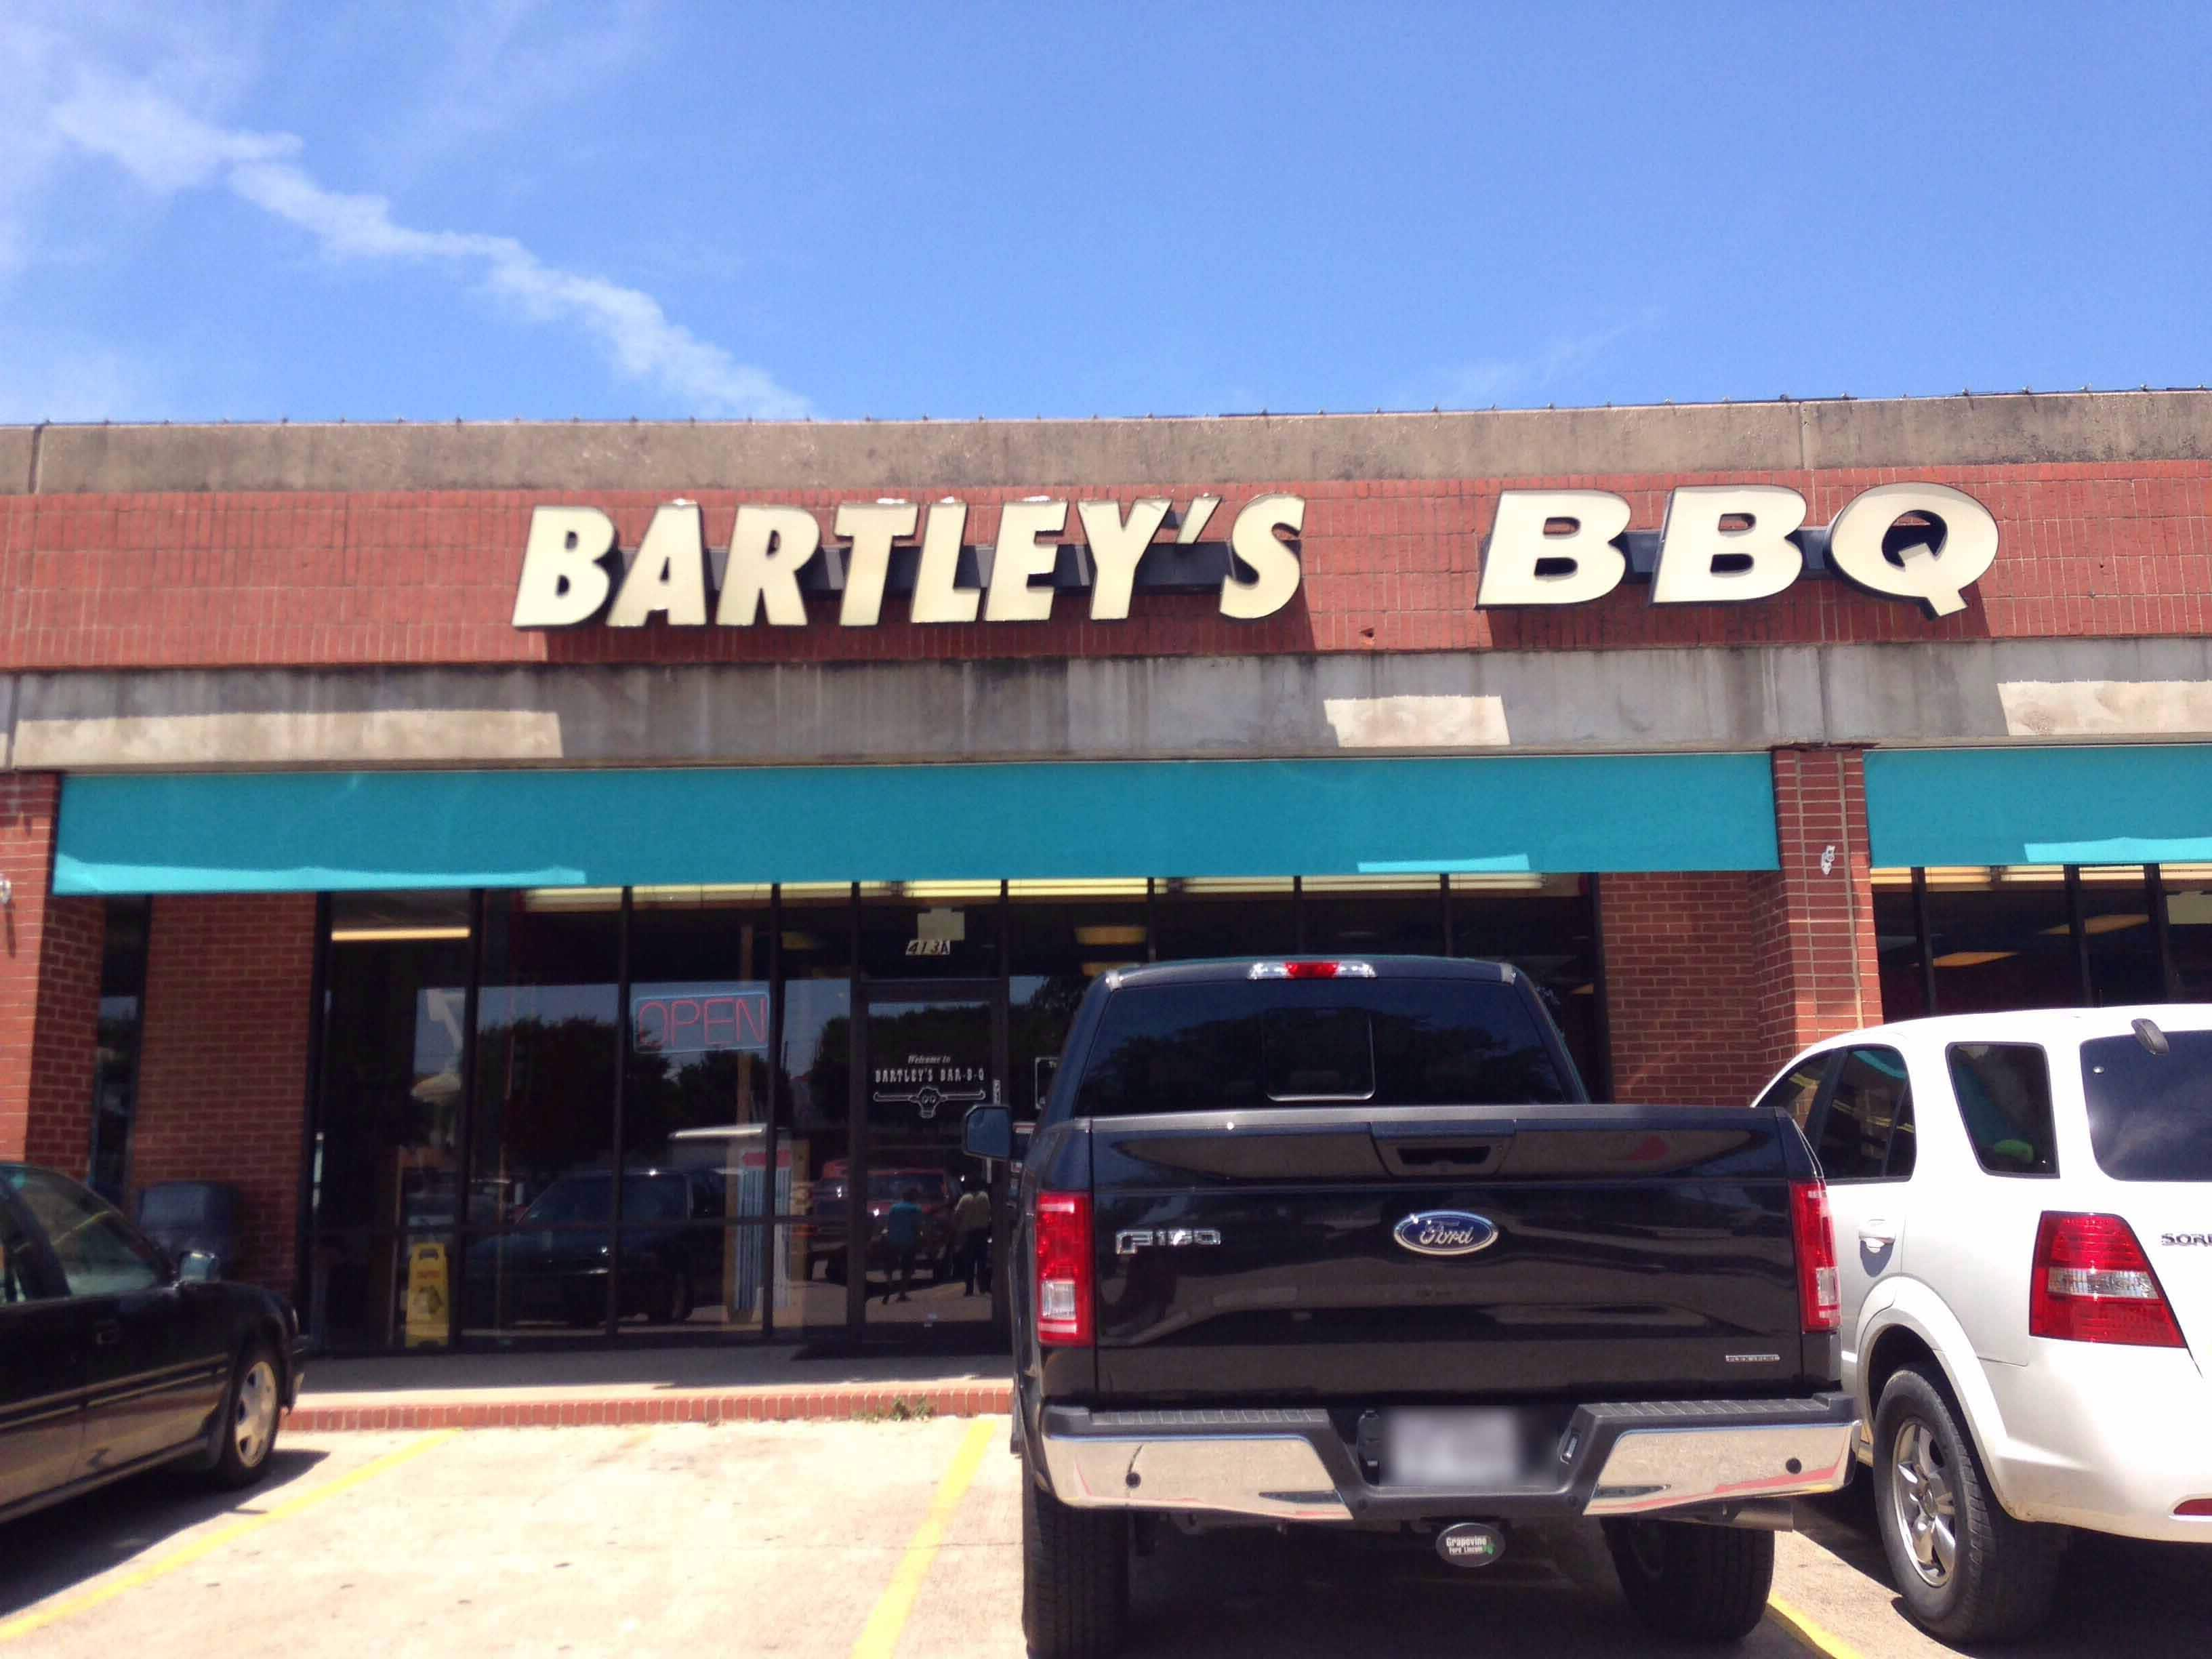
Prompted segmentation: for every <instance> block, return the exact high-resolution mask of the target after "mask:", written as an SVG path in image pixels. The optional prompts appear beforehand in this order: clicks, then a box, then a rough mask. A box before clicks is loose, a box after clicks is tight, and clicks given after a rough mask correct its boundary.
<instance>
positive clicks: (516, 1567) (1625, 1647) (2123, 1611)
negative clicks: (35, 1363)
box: [0, 1418, 2212, 1659]
mask: <svg viewBox="0 0 2212 1659" xmlns="http://www.w3.org/2000/svg"><path fill="white" fill-rule="evenodd" d="M1017 1468H1018V1465H1017V1464H1016V1463H1015V1462H1014V1460H1013V1459H1012V1458H1011V1457H1009V1456H1008V1455H1006V1419H1004V1418H984V1419H972V1420H969V1419H942V1420H938V1421H932V1422H921V1423H915V1422H890V1421H886V1422H877V1423H846V1424H827V1423H823V1424H814V1423H795V1424H779V1425H757V1426H754V1425H726V1426H723V1427H719V1428H708V1427H702V1426H691V1425H667V1426H663V1427H657V1428H643V1429H555V1430H517V1431H476V1432H471V1433H465V1434H461V1433H428V1434H425V1433H407V1434H390V1435H386V1434H339V1435H330V1436H325V1437H310V1436H298V1435H295V1436H289V1437H286V1439H285V1440H284V1441H283V1444H282V1446H281V1448H280V1449H279V1452H278V1454H277V1462H276V1467H275V1468H274V1471H273V1473H272V1475H271V1477H270V1480H269V1481H268V1482H267V1483H266V1484H265V1485H264V1486H261V1487H260V1488H258V1490H256V1491H254V1492H250V1493H247V1494H245V1495H244V1498H243V1499H242V1501H241V1500H238V1499H226V1498H214V1497H210V1496H209V1495H206V1494H204V1493H202V1492H196V1491H194V1490H192V1489H191V1487H189V1486H182V1485H179V1483H176V1482H174V1481H172V1480H166V1479H163V1478H161V1477H154V1478H151V1479H149V1480H142V1481H138V1482H134V1483H132V1484H131V1485H128V1486H124V1487H120V1488H117V1489H114V1490H112V1491H111V1492H106V1493H104V1494H100V1495H98V1496H95V1497H94V1498H90V1499H88V1500H86V1501H84V1502H82V1503H79V1504H74V1505H70V1506H69V1507H66V1508H64V1509H60V1510H50V1511H48V1512H47V1513H46V1514H45V1515H43V1516H33V1517H32V1518H31V1519H30V1520H27V1521H24V1522H17V1523H15V1525H13V1526H10V1527H6V1528H0V1651H6V1652H17V1651H20V1652H22V1653H25V1654H32V1653H36V1654H39V1655H41V1656H54V1659H78V1656H82V1659H93V1656H99V1659H112V1656H115V1655H118V1654H124V1655H129V1656H131V1659H160V1656H165V1655H170V1654H193V1655H199V1654H222V1655H225V1656H236V1659H256V1656H263V1655H267V1656H272V1659H274V1656H279V1655H281V1656H285V1659H320V1656H326V1655H327V1656H337V1655H345V1656H349V1659H351V1656H356V1655H360V1654H364V1653H382V1654H398V1655H410V1654H441V1655H443V1654H454V1653H462V1654H468V1655H471V1656H491V1655H536V1654H614V1653H620V1654H623V1655H637V1656H646V1655H657V1654H669V1655H676V1654H685V1655H696V1654H699V1653H701V1652H720V1653H732V1654H780V1655H793V1656H805V1659H816V1656H820V1659H830V1656H836V1659H842V1656H847V1655H862V1656H868V1659H884V1656H890V1655H902V1656H918V1655H960V1656H975V1659H1000V1656H1018V1655H1019V1654H1020V1653H1021V1651H1022V1642H1021V1628H1020V1612H1019V1607H1020V1591H1019V1576H1018V1575H1019V1563H1018V1551H1019V1508H1018V1486H1017V1484H1016V1472H1017ZM1807 1518H1808V1530H1807V1531H1806V1532H1804V1533H1802V1534H1796V1535H1793V1536H1789V1537H1785V1538H1784V1539H1783V1541H1782V1554H1781V1563H1782V1565H1781V1568H1780V1571H1779V1574H1778V1582H1777V1586H1776V1594H1777V1597H1778V1601H1779V1602H1781V1603H1782V1604H1783V1606H1784V1607H1786V1608H1787V1609H1789V1610H1790V1611H1791V1612H1793V1613H1796V1615H1797V1617H1798V1618H1799V1619H1800V1620H1802V1621H1805V1622H1807V1623H1809V1624H1810V1625H1811V1626H1814V1631H1815V1637H1814V1639H1815V1640H1816V1641H1819V1640H1821V1639H1823V1638H1825V1641H1826V1647H1827V1650H1829V1651H1830V1652H1832V1653H1835V1654H1850V1653H1857V1654H1859V1655H1863V1656H1867V1659H1881V1656H1889V1655H1911V1654H1920V1653H1935V1652H1941V1651H1945V1650H1942V1649H1941V1648H1940V1647H1939V1646H1938V1645H1937V1644H1934V1643H1930V1642H1929V1641H1927V1640H1926V1639H1925V1638H1922V1637H1921V1636H1919V1635H1918V1634H1917V1632H1914V1631H1913V1630H1912V1629H1911V1626H1908V1625H1907V1624H1905V1621H1904V1620H1903V1618H1902V1617H1901V1616H1900V1615H1899V1613H1898V1612H1897V1611H1896V1609H1895V1607H1894V1605H1893V1603H1894V1595H1893V1591H1892V1590H1891V1589H1890V1588H1889V1587H1888V1585H1887V1583H1886V1582H1885V1581H1884V1580H1883V1578H1882V1577H1881V1559H1880V1549H1879V1546H1878V1544H1876V1543H1875V1541H1874V1538H1873V1534H1872V1516H1871V1512H1870V1510H1869V1509H1868V1508H1867V1506H1866V1504H1864V1502H1863V1498H1860V1497H1859V1496H1857V1495H1856V1494H1845V1495H1844V1496H1842V1497H1839V1498H1837V1499H1835V1500H1832V1501H1831V1502H1827V1503H1824V1504H1821V1505H1819V1506H1817V1507H1816V1508H1814V1510H1812V1511H1811V1513H1810V1514H1809V1515H1808V1517H1807ZM2204 1565H2206V1564H2205V1562H2204V1559H2203V1556H2201V1555H2199V1554H2196V1553H2191V1552H2187V1551H2184V1550H2180V1549H2178V1548H2160V1547H2146V1546H2139V1545H2124V1544H2115V1543H2111V1542H2108V1541H2102V1540H2088V1541H2084V1542H2083V1543H2082V1544H2081V1546H2080V1547H2078V1548H2077V1549H2076V1551H2075V1554H2074V1556H2073V1557H2072V1559H2071V1560H2070V1562H2069V1569H2068V1571H2069V1581H2071V1583H2073V1585H2074V1589H2073V1592H2072V1594H2071V1595H2069V1598H2068V1599H2067V1600H2065V1601H2063V1603H2062V1606H2061V1608H2060V1611H2059V1613H2058V1615H2057V1618H2056V1619H2055V1620H2054V1621H2053V1625H2052V1628H2051V1630H2050V1631H2049V1632H2046V1633H2045V1636H2044V1637H2043V1638H2039V1639H2038V1640H2037V1641H2035V1642H2033V1643H2031V1644H2027V1646H2026V1647H2024V1648H2022V1649H2020V1650H2016V1651H2019V1652H2021V1653H2022V1654H2023V1655H2028V1656H2036V1659H2043V1656H2062V1655H2063V1656H2071V1655H2084V1656H2086V1655H2091V1654H2103V1653H2108V1652H2112V1651H2115V1650H2121V1649H2125V1650H2128V1651H2129V1652H2130V1655H2131V1659H2161V1656H2164V1655H2167V1654H2172V1655H2177V1656H2178V1655H2180V1654H2183V1653H2185V1652H2186V1653H2188V1654H2190V1655H2191V1659H2196V1656H2197V1654H2198V1653H2199V1651H2200V1650H2201V1648H2202V1644H2203V1632H2204V1631H2205V1630H2206V1629H2207V1628H2212V1582H2208V1579H2209V1578H2212V1576H2208V1575H2207V1573H2206V1572H2205V1571H2204ZM1407 1643H1410V1644H1414V1646H1413V1648H1412V1649H1411V1650H1416V1651H1421V1652H1445V1651H1477V1650H1479V1651H1482V1652H1485V1653H1490V1654H1500V1655H1512V1654H1523V1655H1529V1656H1538V1655H1542V1656H1552V1655H1564V1656H1593V1659H1595V1656H1606V1655H1627V1654H1642V1653H1649V1652H1652V1651H1655V1650H1657V1644H1654V1643H1653V1642H1651V1641H1650V1638H1647V1637H1645V1636H1644V1633H1643V1632H1642V1631H1641V1629H1640V1628H1639V1627H1638V1626H1637V1625H1636V1624H1635V1623H1634V1622H1633V1621H1632V1620H1631V1618H1630V1617H1629V1615H1628V1613H1627V1612H1626V1609H1625V1608H1624V1607H1622V1606H1621V1605H1620V1601H1619V1599H1618V1597H1617V1595H1615V1594H1614V1593H1613V1589H1612V1587H1611V1583H1610V1580H1609V1574H1608V1572H1607V1568H1606V1566H1605V1564H1604V1561H1603V1559H1602V1553H1601V1547H1600V1546H1599V1545H1598V1544H1597V1543H1596V1541H1595V1537H1594V1535H1592V1536H1583V1537H1579V1538H1575V1537H1570V1538H1568V1539H1565V1540H1563V1541H1559V1545H1558V1547H1556V1548H1553V1549H1552V1550H1550V1551H1549V1552H1547V1553H1544V1554H1542V1555H1541V1556H1540V1555H1539V1554H1538V1553H1536V1552H1534V1551H1533V1550H1519V1549H1516V1552H1515V1553H1513V1554H1512V1555H1510V1556H1509V1558H1508V1559H1505V1560H1504V1561H1502V1562H1501V1563H1499V1564H1498V1565H1497V1566H1495V1567H1493V1568H1491V1569H1488V1570H1486V1571H1483V1572H1480V1573H1472V1572H1462V1571H1454V1570H1452V1569H1449V1568H1447V1567H1444V1566H1443V1565H1442V1564H1440V1563H1438V1562H1437V1561H1436V1560H1434V1559H1433V1558H1432V1557H1431V1556H1429V1555H1428V1554H1426V1553H1397V1554H1391V1553H1374V1552H1371V1551H1365V1550H1360V1549H1358V1548H1355V1547H1347V1546H1346V1543H1345V1542H1344V1541H1335V1540H1322V1539H1316V1538H1301V1539H1296V1540H1289V1541H1286V1540H1285V1539H1282V1538H1280V1537H1278V1536H1276V1535H1275V1534H1272V1533H1267V1532H1255V1533H1246V1534H1222V1535H1215V1536H1212V1537H1207V1538H1203V1539H1192V1538H1186V1537H1182V1536H1181V1535H1178V1534H1173V1533H1168V1534H1164V1536H1163V1538H1162V1540H1161V1542H1160V1545H1159V1548H1158V1552H1157V1553H1155V1554H1154V1555H1153V1556H1152V1558H1151V1559H1146V1560H1143V1561H1140V1562H1139V1563H1138V1565H1137V1571H1136V1573H1135V1576H1134V1578H1133V1631H1132V1640H1131V1644H1130V1648H1129V1651H1130V1653H1131V1654H1132V1655H1133V1656H1154V1659H1169V1656H1190V1659H1198V1656H1204V1659H1238V1656H1244V1655H1250V1656H1263V1655H1264V1656H1267V1659H1304V1656H1322V1655H1329V1656H1347V1655H1356V1654H1365V1653H1370V1652H1374V1651H1377V1650H1382V1649H1383V1648H1384V1647H1385V1646H1386V1645H1387V1646H1389V1647H1394V1648H1395V1647H1397V1646H1399V1645H1400V1644H1407ZM1739 1651H1741V1652H1742V1653H1743V1654H1745V1655H1747V1656H1750V1659H1783V1656H1802V1654H1804V1653H1805V1652H1806V1651H1808V1644H1807V1643H1806V1641H1805V1638H1802V1637H1801V1636H1799V1635H1796V1634H1793V1633H1792V1632H1790V1630H1789V1629H1788V1628H1787V1627H1786V1626H1785V1625H1784V1623H1783V1622H1782V1621H1781V1620H1779V1619H1777V1620H1770V1621H1769V1623H1768V1624H1767V1625H1765V1626H1762V1627H1761V1628H1760V1629H1759V1631H1758V1632H1755V1633H1754V1634H1753V1637H1752V1638H1751V1639H1750V1641H1749V1642H1747V1644H1745V1645H1744V1647H1743V1648H1742V1649H1741V1650H1739Z"/></svg>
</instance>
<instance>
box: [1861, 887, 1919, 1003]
mask: <svg viewBox="0 0 2212 1659" xmlns="http://www.w3.org/2000/svg"><path fill="white" fill-rule="evenodd" d="M1874 932H1875V949H1876V950H1877V951H1878V952H1879V954H1880V957H1881V1012H1882V1017H1883V1018H1885V1019H1915V1018H1918V1017H1919V1016H1921V1015H1923V1014H1924V1013H1926V1012H1929V1010H1928V1007H1927V1001H1928V992H1927V983H1926V981H1925V979H1924V978H1923V973H1922V969H1921V951H1920V921H1919V916H1918V914H1917V911H1916V909H1915V908H1914V903H1913V897H1912V872H1911V871H1910V870H1877V871H1875V872H1874Z"/></svg>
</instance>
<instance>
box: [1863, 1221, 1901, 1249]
mask: <svg viewBox="0 0 2212 1659" xmlns="http://www.w3.org/2000/svg"><path fill="white" fill-rule="evenodd" d="M1859 1243H1862V1244H1874V1245H1882V1244H1894V1243H1897V1229H1896V1228H1894V1227H1893V1226H1891V1225H1889V1223H1887V1221H1869V1222H1868V1223H1867V1224H1866V1225H1864V1226H1863V1227H1861V1228H1860V1229H1859Z"/></svg>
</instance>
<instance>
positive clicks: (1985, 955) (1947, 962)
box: [1936, 951, 2020, 968]
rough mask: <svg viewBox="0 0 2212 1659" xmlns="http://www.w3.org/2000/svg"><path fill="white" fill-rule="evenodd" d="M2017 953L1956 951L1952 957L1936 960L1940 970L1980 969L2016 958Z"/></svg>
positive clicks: (1937, 958)
mask: <svg viewBox="0 0 2212 1659" xmlns="http://www.w3.org/2000/svg"><path fill="white" fill-rule="evenodd" d="M2019 954H2020V952H2019V951H1952V952H1951V954H1950V955H1948V956H1945V957H1936V966H1937V967H1938V968H1979V967H1980V966H1982V964H1983V963H1990V962H2002V961H2004V960H2005V958H2006V957H2016V956H2018V955H2019Z"/></svg>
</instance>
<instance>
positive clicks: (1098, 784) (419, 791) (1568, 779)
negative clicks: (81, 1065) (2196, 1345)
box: [54, 754, 1776, 894]
mask: <svg viewBox="0 0 2212 1659" xmlns="http://www.w3.org/2000/svg"><path fill="white" fill-rule="evenodd" d="M1775 867H1776V855H1775V841H1774V804H1773V786H1772V781H1771V771H1770V769H1769V765H1768V761H1767V757H1765V755H1763V754H1759V755H1682V756H1590V757H1560V758H1544V757H1480V758H1469V759H1457V758H1453V759H1438V760H1383V759H1350V760H1308V761H1181V762H1159V761H1148V762H1129V763H1103V762H1102V763H1076V762H1067V763H1044V764H1009V765H999V766H971V765H961V766H816V767H762V768H744V769H735V768H731V769H720V768H717V769H667V770H634V771H622V770H609V771H504V772H354V773H339V774H330V773H301V772H293V773H245V774H190V775H135V774H132V775H125V774H116V775H88V776H73V777H70V778H69V779H68V780H66V781H65V782H64V787H63V793H62V813H61V826H60V833H59V842H58V852H57V856H56V859H55V864H54V888H55V890H56V891H57V892H60V893H64V894H70V893H78V894H82V893H208V892H225V893H232V892H299V891H313V890H322V889H333V890H344V889H360V888H392V887H398V888H407V887H413V888H425V887H565V886H589V887H600V886H605V887H612V886H624V885H648V884H651V885H659V884H669V885H687V884H707V883H723V882H767V881H783V882H821V881H957V880H989V879H993V878H1000V877H1006V878H1013V879H1016V880H1036V879H1079V878H1111V877H1136V876H1286V875H1307V876H1316V875H1356V874H1361V873H1385V872H1437V871H1498V872H1510V871H1534V872H1569V871H1585V870H1594V871H1608V870H1771V869H1773V868H1775Z"/></svg>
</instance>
